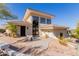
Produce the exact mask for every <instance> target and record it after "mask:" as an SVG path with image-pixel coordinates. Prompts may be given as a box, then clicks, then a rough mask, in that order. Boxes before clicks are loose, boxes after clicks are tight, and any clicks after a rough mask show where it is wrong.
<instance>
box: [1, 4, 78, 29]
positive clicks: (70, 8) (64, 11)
mask: <svg viewBox="0 0 79 59" xmlns="http://www.w3.org/2000/svg"><path fill="white" fill-rule="evenodd" d="M7 6H8V8H9V9H10V11H11V12H12V13H13V14H15V15H17V16H18V19H19V20H22V18H23V16H24V14H25V10H26V9H27V8H32V9H36V10H39V11H43V12H46V13H50V14H53V15H55V16H56V17H55V18H54V19H52V23H54V24H57V25H62V26H67V27H70V28H75V26H76V23H77V22H78V21H79V4H75V3H72V4H68V3H63V4H62V3H39V4H38V3H35V4H34V3H25V4H24V3H23V4H7ZM5 22H6V21H2V20H1V21H0V24H4V23H5Z"/></svg>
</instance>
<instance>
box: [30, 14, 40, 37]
mask: <svg viewBox="0 0 79 59" xmlns="http://www.w3.org/2000/svg"><path fill="white" fill-rule="evenodd" d="M32 17H33V22H32V34H33V36H39V17H38V16H32Z"/></svg>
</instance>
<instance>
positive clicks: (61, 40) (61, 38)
mask: <svg viewBox="0 0 79 59" xmlns="http://www.w3.org/2000/svg"><path fill="white" fill-rule="evenodd" d="M59 43H60V44H63V45H67V43H68V40H67V39H65V38H64V37H60V38H59Z"/></svg>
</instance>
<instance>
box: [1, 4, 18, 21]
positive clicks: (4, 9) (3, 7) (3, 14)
mask: <svg viewBox="0 0 79 59" xmlns="http://www.w3.org/2000/svg"><path fill="white" fill-rule="evenodd" d="M0 19H6V20H8V19H17V17H16V16H15V15H13V14H12V13H11V12H10V11H9V8H8V7H7V6H6V4H3V3H0Z"/></svg>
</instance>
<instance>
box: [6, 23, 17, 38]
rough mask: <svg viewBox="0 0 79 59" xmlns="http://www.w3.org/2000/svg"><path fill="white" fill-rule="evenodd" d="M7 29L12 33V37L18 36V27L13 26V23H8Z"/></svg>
mask: <svg viewBox="0 0 79 59" xmlns="http://www.w3.org/2000/svg"><path fill="white" fill-rule="evenodd" d="M6 29H8V30H9V31H11V33H10V35H11V36H12V37H15V36H16V32H17V27H16V25H14V24H12V23H8V24H7V26H6Z"/></svg>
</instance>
